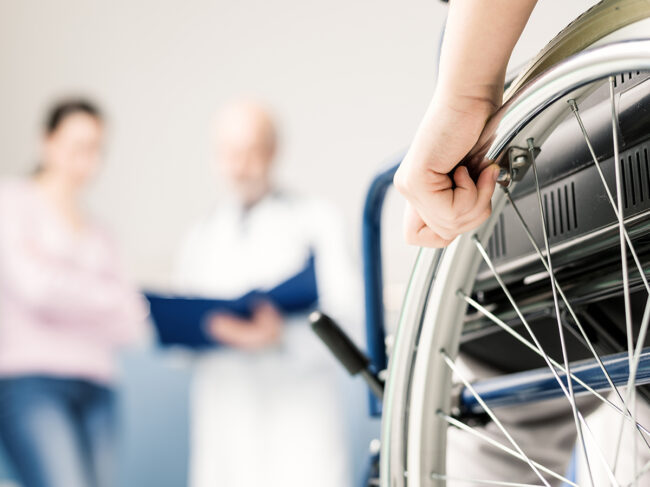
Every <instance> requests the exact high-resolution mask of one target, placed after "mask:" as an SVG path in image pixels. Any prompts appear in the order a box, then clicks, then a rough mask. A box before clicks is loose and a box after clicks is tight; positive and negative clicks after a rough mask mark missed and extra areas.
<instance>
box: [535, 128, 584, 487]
mask: <svg viewBox="0 0 650 487" xmlns="http://www.w3.org/2000/svg"><path fill="white" fill-rule="evenodd" d="M527 142H528V153H529V157H530V161H531V166H532V168H533V176H534V178H535V192H536V194H537V206H538V209H539V215H540V219H541V222H542V235H543V236H544V247H545V248H546V259H547V264H548V267H547V269H548V273H549V276H550V281H551V291H552V293H553V306H554V307H555V318H556V321H557V328H558V333H559V336H560V346H561V347H562V359H563V360H564V368H565V369H566V372H567V386H568V389H569V396H568V397H569V403H570V404H571V411H572V412H573V420H574V423H575V427H576V431H577V432H578V441H579V442H580V447H581V448H582V451H583V453H584V456H585V466H586V467H587V472H588V473H589V480H590V483H591V485H592V487H593V486H594V479H593V474H592V471H591V465H590V463H589V456H588V454H587V445H586V444H585V438H584V435H583V433H582V424H581V423H580V420H579V418H578V408H577V407H576V399H575V395H574V394H573V380H571V377H570V376H571V365H570V364H569V356H568V354H567V349H566V341H565V339H564V328H563V326H562V317H561V316H560V302H559V300H558V295H557V289H556V286H555V273H554V272H553V260H552V259H551V250H550V245H549V243H548V226H547V224H546V216H545V215H544V207H543V205H542V192H541V190H540V188H539V177H538V174H537V163H536V162H535V144H534V143H533V139H532V138H530V139H528V140H527Z"/></svg>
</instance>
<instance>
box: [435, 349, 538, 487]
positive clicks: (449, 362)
mask: <svg viewBox="0 0 650 487" xmlns="http://www.w3.org/2000/svg"><path fill="white" fill-rule="evenodd" d="M440 354H441V355H442V357H443V359H444V360H445V363H446V364H447V365H448V366H449V368H450V369H451V370H452V371H453V372H454V373H455V374H456V375H457V376H458V378H460V380H461V381H462V382H463V384H465V387H466V388H467V389H468V390H469V391H470V392H471V393H472V395H473V396H474V397H475V398H476V400H477V401H478V403H479V404H480V405H481V407H482V408H483V410H484V411H485V412H486V413H487V415H488V416H490V419H491V420H492V421H494V424H496V425H497V427H498V428H499V429H500V430H501V432H502V433H503V434H504V435H505V437H506V438H507V439H508V441H509V442H510V443H511V444H512V446H514V447H515V450H517V451H518V452H519V454H520V455H522V456H523V457H524V458H525V460H526V463H528V465H529V466H530V468H531V469H532V470H533V472H535V475H537V476H538V477H539V479H540V480H541V481H542V482H543V483H544V485H546V486H547V487H551V485H550V484H549V483H548V481H547V480H546V479H545V478H544V477H543V476H542V474H541V473H540V471H539V470H538V469H537V467H536V466H535V465H534V464H533V462H532V461H531V459H530V458H529V457H528V455H526V454H525V453H524V451H523V450H522V449H521V447H520V446H519V444H518V443H517V442H516V441H515V439H514V438H513V437H512V436H511V435H510V433H508V430H507V429H506V428H505V426H503V424H502V423H501V421H500V420H499V418H497V417H496V415H495V414H494V413H493V412H492V410H491V409H490V408H489V407H488V405H487V404H485V401H483V398H482V397H481V396H480V394H478V393H477V392H476V390H475V389H474V388H473V387H472V384H470V382H469V381H468V380H467V379H466V378H465V376H464V375H463V373H462V372H461V371H460V370H459V369H458V367H457V366H456V364H455V363H454V361H453V360H452V359H451V357H450V356H449V355H448V354H447V352H445V351H444V350H441V351H440Z"/></svg>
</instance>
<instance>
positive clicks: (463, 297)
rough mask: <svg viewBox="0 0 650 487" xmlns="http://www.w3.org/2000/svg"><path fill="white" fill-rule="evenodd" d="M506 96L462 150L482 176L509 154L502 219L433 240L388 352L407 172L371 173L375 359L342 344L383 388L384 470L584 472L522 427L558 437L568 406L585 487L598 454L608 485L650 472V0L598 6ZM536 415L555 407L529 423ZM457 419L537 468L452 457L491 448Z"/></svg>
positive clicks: (445, 480) (400, 483) (431, 482)
mask: <svg viewBox="0 0 650 487" xmlns="http://www.w3.org/2000/svg"><path fill="white" fill-rule="evenodd" d="M504 100H505V101H504V104H503V106H502V107H501V108H500V109H499V110H498V111H497V113H496V114H495V115H494V116H493V117H492V118H491V119H490V120H489V121H488V124H487V125H486V127H485V129H484V131H483V134H482V135H481V137H480V139H479V142H478V144H477V145H476V146H475V148H474V149H473V150H472V151H471V152H470V153H469V154H468V156H467V157H466V158H465V159H464V160H463V161H462V162H461V164H465V165H467V167H468V169H469V170H470V174H473V175H476V174H478V172H480V170H481V169H482V168H483V167H486V166H487V165H488V164H490V163H494V162H496V163H497V164H498V165H499V166H500V167H501V175H500V177H499V181H498V187H497V190H496V191H495V194H494V197H493V200H492V210H493V211H492V215H491V217H490V218H489V220H488V221H486V222H485V223H484V224H483V225H482V226H481V227H480V228H478V229H476V230H475V231H473V232H470V233H468V234H464V235H462V236H460V237H459V238H457V239H456V240H455V241H454V242H453V243H452V244H451V245H450V246H449V247H447V248H445V249H440V250H438V249H422V250H421V251H420V252H419V255H418V257H417V260H416V263H415V266H414V269H413V272H412V276H411V279H410V282H409V285H408V290H407V292H406V295H405V298H404V302H403V306H402V313H401V317H400V320H399V326H398V329H397V332H396V333H395V336H394V337H392V339H391V340H390V347H389V348H390V349H389V350H388V353H387V350H386V346H385V336H384V335H385V334H384V329H383V317H382V312H381V296H380V295H381V264H380V259H379V258H378V255H380V245H379V243H378V228H379V225H380V223H379V222H380V220H379V218H378V217H377V214H378V213H379V212H380V207H381V201H382V200H383V195H384V193H385V191H386V189H387V187H388V185H389V183H390V178H391V175H392V173H393V172H394V168H392V169H389V170H387V171H385V172H384V173H382V174H380V175H379V177H378V178H377V180H376V181H375V182H374V183H373V186H372V187H371V191H370V193H369V197H368V202H367V206H366V214H365V220H364V252H365V259H366V262H365V271H366V308H367V339H368V344H367V345H368V347H367V349H368V353H369V355H370V357H369V359H367V360H366V359H365V358H364V357H360V358H359V359H358V360H356V362H355V361H354V360H350V359H349V356H350V354H354V352H350V353H348V354H347V355H346V353H343V354H342V355H344V356H345V357H348V358H347V359H346V358H345V357H344V358H343V361H344V362H345V361H346V360H347V366H348V370H350V371H351V372H359V371H362V373H363V374H364V375H365V376H366V377H367V378H368V380H369V381H370V383H371V384H372V390H374V391H375V393H376V395H377V396H383V401H381V402H380V401H379V400H375V401H374V402H372V404H371V410H372V412H373V413H376V414H379V413H381V416H382V426H381V447H380V450H379V478H378V479H377V480H376V481H375V482H376V483H377V484H379V485H381V486H382V487H407V486H408V487H414V486H426V487H433V486H435V487H441V486H446V485H450V486H454V485H459V486H460V485H476V486H480V485H509V486H520V485H546V486H559V485H572V486H576V485H578V484H577V483H576V482H577V481H576V480H575V479H572V478H569V477H570V476H569V475H567V474H566V470H565V469H560V468H559V467H557V465H556V466H553V467H549V466H548V465H546V464H545V463H544V461H543V458H541V457H543V455H541V457H540V458H541V459H540V458H537V457H536V452H533V453H531V452H530V439H528V443H526V442H523V440H521V435H519V434H518V432H512V433H511V432H510V431H509V426H510V425H511V421H509V419H508V418H511V417H512V416H517V413H519V416H518V418H519V419H518V424H517V427H518V428H519V427H522V428H531V431H532V430H533V429H534V431H536V432H539V437H540V438H544V436H543V435H544V429H545V428H547V427H548V428H554V427H555V428H557V425H553V424H551V423H552V422H550V421H549V422H546V421H545V420H544V418H545V416H544V411H545V410H549V409H550V406H547V405H550V404H554V405H555V404H558V402H559V403H561V404H562V415H563V417H564V418H565V419H566V420H567V421H568V422H567V425H568V426H567V425H565V429H566V428H567V427H568V428H569V429H570V430H571V431H570V433H571V438H572V440H575V445H576V451H578V452H580V454H582V455H583V456H584V458H585V464H586V465H587V470H588V475H587V478H586V479H584V480H581V484H580V485H598V484H597V483H594V477H593V475H592V473H591V469H592V468H593V469H596V468H599V469H601V470H604V471H605V472H606V478H607V482H608V484H609V485H630V486H637V485H639V486H641V485H650V462H647V463H643V461H641V460H640V459H648V458H650V424H643V421H642V420H640V419H639V417H638V414H637V413H638V409H639V408H640V407H641V406H640V405H641V404H643V403H645V402H648V401H650V387H647V386H646V385H647V384H650V337H648V327H649V324H650V283H649V279H650V2H648V1H643V0H604V1H603V2H601V3H599V4H597V5H596V6H594V7H592V8H591V9H590V10H588V11H587V12H585V13H584V14H582V15H581V16H580V17H578V18H577V19H576V20H575V21H573V22H572V23H571V24H570V25H569V26H568V27H567V28H566V29H565V30H563V31H562V32H561V33H560V34H559V35H558V36H557V37H556V38H555V39H554V40H553V41H552V42H551V43H550V44H549V45H548V46H547V47H546V48H545V49H544V50H543V51H542V52H541V53H540V54H539V55H538V56H537V57H536V58H535V59H534V60H533V61H532V62H531V64H530V65H529V66H528V67H527V68H526V69H524V70H523V72H522V73H521V74H520V75H519V76H518V77H517V78H516V79H514V80H513V81H512V82H511V83H510V85H509V87H508V88H507V90H506V93H505V96H504ZM377 208H379V210H377ZM326 341H327V340H326ZM331 343H332V340H330V344H331ZM339 345H340V344H339ZM334 348H336V346H334ZM344 348H345V347H344ZM339 352H340V347H339ZM339 355H341V353H339ZM596 407H603V408H608V409H610V410H611V411H613V412H615V413H616V418H617V419H616V421H615V422H614V423H615V424H612V425H611V434H610V435H609V439H608V442H610V443H612V444H611V445H610V444H608V445H598V444H597V440H596V439H595V435H594V434H593V432H592V431H591V429H590V427H589V418H588V413H590V412H591V411H593V410H594V409H595V408H596ZM529 411H537V412H541V413H540V414H538V413H535V414H537V415H536V416H531V417H530V419H529V420H528V419H527V417H526V415H527V414H528V412H529ZM648 419H650V417H649V418H648ZM457 432H460V433H461V435H462V437H463V438H471V441H472V442H474V443H480V444H483V445H484V448H486V449H488V450H493V451H496V452H498V455H499V458H500V461H502V462H504V463H503V465H505V464H512V465H517V466H518V467H519V470H518V472H521V473H519V474H516V478H513V477H512V476H508V475H512V473H510V474H508V473H507V472H506V471H505V470H504V471H503V472H500V471H499V469H498V468H494V469H493V471H491V472H490V475H491V476H490V477H487V478H482V477H481V478H477V477H474V476H473V475H472V474H470V473H467V474H465V473H464V472H463V470H462V469H461V470H460V473H459V471H458V469H456V471H455V472H449V471H448V466H449V464H450V462H454V461H455V462H456V464H458V463H460V464H461V465H462V463H463V462H465V464H466V465H467V469H466V470H467V472H471V471H472V468H470V467H471V464H472V462H474V461H476V458H473V457H472V456H471V452H472V451H473V450H467V452H466V453H463V450H462V449H460V450H459V449H458V448H450V444H451V443H450V442H451V441H452V440H453V438H452V437H453V436H454V435H457ZM495 432H496V434H495ZM624 433H625V434H624ZM542 446H543V445H542ZM605 446H606V447H607V448H609V450H611V451H612V452H613V454H611V453H609V457H608V454H606V453H604V451H605V449H604V447H605ZM609 450H608V451H609ZM452 454H453V455H456V456H458V455H461V456H464V455H466V456H467V457H466V458H455V459H454V458H450V456H451V455H452ZM538 456H539V455H538ZM569 456H570V455H569ZM622 456H632V458H633V461H632V464H633V465H634V466H633V468H632V469H631V470H630V469H623V468H620V467H618V465H619V463H620V458H621V457H622ZM565 460H566V461H565V463H566V464H567V465H568V463H569V460H570V458H568V457H567V458H566V459H565ZM497 465H498V463H497ZM506 470H507V469H506ZM501 473H503V478H501V477H500V476H499V475H500V474H501Z"/></svg>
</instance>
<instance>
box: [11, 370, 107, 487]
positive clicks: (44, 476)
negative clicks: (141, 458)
mask: <svg viewBox="0 0 650 487" xmlns="http://www.w3.org/2000/svg"><path fill="white" fill-rule="evenodd" d="M113 404H114V398H113V393H112V391H111V390H110V389H108V388H106V387H104V386H101V385H98V384H95V383H92V382H89V381H86V380H80V379H62V378H53V377H44V376H25V377H16V378H5V379H0V439H1V440H2V443H3V444H4V446H5V449H6V451H7V454H8V456H9V459H10V460H11V462H12V464H13V466H14V467H15V470H16V473H17V474H18V476H19V480H20V481H21V483H22V486H23V487H108V486H111V485H112V483H113V457H114V455H113V450H114V441H113V436H114V413H113Z"/></svg>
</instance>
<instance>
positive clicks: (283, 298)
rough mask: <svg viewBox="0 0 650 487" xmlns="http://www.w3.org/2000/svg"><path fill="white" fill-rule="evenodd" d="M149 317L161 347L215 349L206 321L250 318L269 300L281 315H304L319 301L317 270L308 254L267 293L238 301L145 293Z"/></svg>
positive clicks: (258, 292) (251, 292)
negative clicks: (218, 316) (222, 317)
mask: <svg viewBox="0 0 650 487" xmlns="http://www.w3.org/2000/svg"><path fill="white" fill-rule="evenodd" d="M144 295H145V297H146V298H147V300H148V301H149V306H150V311H151V318H152V320H153V322H154V325H155V327H156V330H157V332H158V338H159V341H160V343H161V344H162V345H183V346H186V347H191V348H197V349H201V348H208V347H215V346H218V345H219V343H217V342H215V340H214V339H213V338H211V337H210V336H209V335H208V334H207V333H206V320H207V318H208V317H209V316H210V315H212V314H214V313H228V314H233V315H235V316H239V317H242V318H250V316H251V314H252V312H253V309H254V308H255V305H256V304H257V303H259V302H260V301H268V302H270V303H271V304H273V305H274V306H275V307H276V308H277V309H278V310H279V311H280V312H281V313H283V314H294V313H300V312H306V311H309V310H311V309H313V308H314V306H315V305H316V303H317V301H318V288H317V286H316V269H315V265H314V256H313V255H311V256H310V257H309V259H308V260H307V263H306V265H305V267H304V268H303V269H302V270H301V271H300V272H298V273H297V274H295V275H293V276H292V277H290V278H289V279H287V280H285V281H283V282H282V283H280V284H278V285H277V286H275V287H274V288H272V289H270V290H268V291H260V290H253V291H250V292H248V293H246V294H245V295H244V296H241V297H239V298H237V299H209V298H197V297H189V296H181V295H173V294H162V293H155V292H145V293H144Z"/></svg>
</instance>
